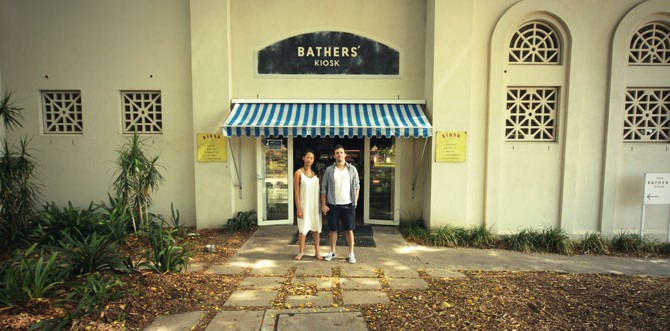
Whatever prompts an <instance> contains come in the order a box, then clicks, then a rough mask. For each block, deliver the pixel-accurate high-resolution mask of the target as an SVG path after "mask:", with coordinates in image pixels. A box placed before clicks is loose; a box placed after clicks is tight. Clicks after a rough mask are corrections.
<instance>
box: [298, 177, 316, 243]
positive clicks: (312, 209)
mask: <svg viewBox="0 0 670 331" xmlns="http://www.w3.org/2000/svg"><path fill="white" fill-rule="evenodd" d="M320 193H321V192H320V187H319V177H317V176H314V177H311V178H310V177H307V175H305V173H303V172H302V171H301V172H300V206H301V207H302V216H303V218H300V217H298V232H300V233H302V234H307V232H309V231H312V232H321V211H320V210H319V195H320Z"/></svg>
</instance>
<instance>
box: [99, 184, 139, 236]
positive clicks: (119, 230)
mask: <svg viewBox="0 0 670 331" xmlns="http://www.w3.org/2000/svg"><path fill="white" fill-rule="evenodd" d="M98 207H99V209H100V210H101V213H100V217H101V222H102V225H103V226H104V228H105V233H108V234H109V236H110V238H111V239H112V240H113V241H114V242H116V243H120V244H123V243H126V242H127V241H128V235H129V234H130V231H132V226H131V217H130V214H129V213H128V207H127V204H126V202H125V201H124V200H123V199H120V198H114V197H112V196H111V195H108V196H107V203H101V204H99V205H98Z"/></svg>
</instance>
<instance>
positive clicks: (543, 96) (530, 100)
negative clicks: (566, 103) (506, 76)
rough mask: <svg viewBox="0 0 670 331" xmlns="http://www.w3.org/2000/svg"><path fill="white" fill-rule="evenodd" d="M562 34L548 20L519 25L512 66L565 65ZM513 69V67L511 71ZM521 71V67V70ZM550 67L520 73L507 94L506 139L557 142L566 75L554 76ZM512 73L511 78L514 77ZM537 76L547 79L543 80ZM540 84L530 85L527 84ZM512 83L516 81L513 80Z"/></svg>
mask: <svg viewBox="0 0 670 331" xmlns="http://www.w3.org/2000/svg"><path fill="white" fill-rule="evenodd" d="M562 52H563V49H562V47H561V35H560V33H559V32H558V31H557V30H556V29H555V28H554V27H553V26H552V25H550V24H549V23H547V22H546V21H545V20H533V21H528V22H525V23H523V24H521V25H520V26H519V28H517V30H516V31H515V32H514V34H513V35H512V38H511V40H510V42H509V50H508V52H507V53H508V62H509V64H510V65H515V66H521V65H551V66H552V68H556V67H555V66H556V65H561V60H562V59H561V58H562V56H561V54H562ZM510 69H511V68H510ZM517 69H519V67H517ZM548 69H549V68H547V67H540V66H537V67H534V68H533V69H532V70H531V71H520V72H526V73H525V74H521V73H519V74H516V77H515V78H514V80H513V81H514V82H518V83H520V84H510V85H509V86H507V91H506V94H507V95H506V107H505V108H506V113H505V140H506V141H540V142H554V141H557V139H558V134H557V131H556V130H557V124H558V110H559V101H560V92H561V85H563V83H562V82H563V78H562V73H559V77H552V74H551V73H550V72H554V70H548ZM511 71H513V70H510V75H511V74H512V73H511ZM536 77H543V78H542V79H541V80H540V81H538V80H537V79H536ZM530 81H534V82H540V84H533V85H526V82H530ZM510 82H512V80H510Z"/></svg>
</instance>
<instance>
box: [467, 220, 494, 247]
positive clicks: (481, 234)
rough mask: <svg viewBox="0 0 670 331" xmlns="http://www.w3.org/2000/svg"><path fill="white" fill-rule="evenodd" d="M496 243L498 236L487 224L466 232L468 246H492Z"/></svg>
mask: <svg viewBox="0 0 670 331" xmlns="http://www.w3.org/2000/svg"><path fill="white" fill-rule="evenodd" d="M495 244H496V237H495V235H493V233H492V232H491V229H489V228H487V227H486V225H484V224H482V225H480V226H477V227H474V228H470V229H468V230H467V232H466V242H465V245H466V246H471V247H476V248H491V247H493V246H495Z"/></svg>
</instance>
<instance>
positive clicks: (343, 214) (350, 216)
mask: <svg viewBox="0 0 670 331" xmlns="http://www.w3.org/2000/svg"><path fill="white" fill-rule="evenodd" d="M328 208H329V209H330V211H328V214H326V216H327V217H328V229H329V230H330V231H337V225H338V224H339V223H340V220H342V228H343V229H344V230H354V229H355V228H356V207H354V206H353V205H352V204H348V205H331V204H328Z"/></svg>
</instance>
